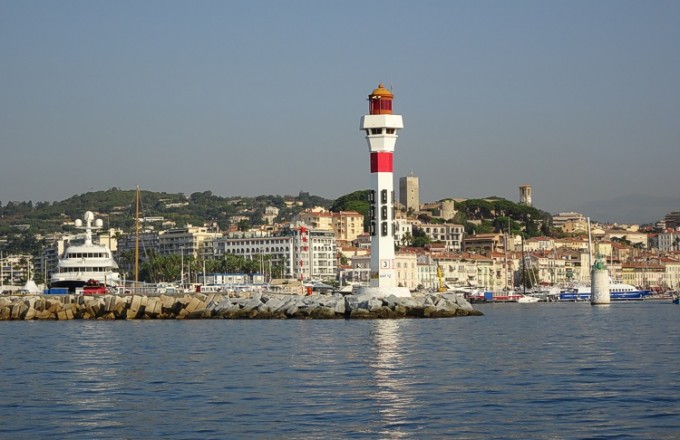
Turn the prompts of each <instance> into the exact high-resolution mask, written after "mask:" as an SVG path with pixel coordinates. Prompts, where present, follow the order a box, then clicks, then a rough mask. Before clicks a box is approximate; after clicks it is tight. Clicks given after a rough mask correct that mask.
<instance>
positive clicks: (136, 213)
mask: <svg viewBox="0 0 680 440" xmlns="http://www.w3.org/2000/svg"><path fill="white" fill-rule="evenodd" d="M135 200H136V206H137V207H136V210H135V293H137V283H138V282H139V186H137V196H136V197H135Z"/></svg>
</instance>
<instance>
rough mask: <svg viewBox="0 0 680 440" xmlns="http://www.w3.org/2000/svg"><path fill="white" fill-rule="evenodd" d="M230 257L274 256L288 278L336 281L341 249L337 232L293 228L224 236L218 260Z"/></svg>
mask: <svg viewBox="0 0 680 440" xmlns="http://www.w3.org/2000/svg"><path fill="white" fill-rule="evenodd" d="M226 254H233V255H238V256H241V257H244V258H247V259H255V258H257V257H258V256H261V255H269V256H271V261H272V264H274V265H277V266H283V268H284V276H285V277H286V278H296V279H302V280H309V279H322V280H330V279H335V277H336V269H337V258H336V255H337V249H336V240H335V235H334V233H333V231H326V230H318V229H311V228H308V227H307V226H305V225H302V224H296V225H292V226H291V227H290V228H288V229H285V230H284V231H282V232H281V234H279V235H274V234H272V233H269V232H261V233H258V234H247V233H245V234H242V235H241V236H237V235H234V236H232V237H221V238H218V239H216V240H213V255H214V258H221V257H222V256H224V255H226Z"/></svg>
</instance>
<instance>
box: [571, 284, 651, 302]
mask: <svg viewBox="0 0 680 440" xmlns="http://www.w3.org/2000/svg"><path fill="white" fill-rule="evenodd" d="M590 292H591V289H590V286H586V285H577V286H573V287H570V288H568V289H565V290H563V291H561V292H560V294H559V300H560V301H590ZM650 293H651V291H650V290H644V289H638V288H636V287H635V286H632V285H630V284H624V283H614V282H610V283H609V297H610V299H611V300H612V301H639V300H643V299H645V298H646V297H647V296H649V294H650Z"/></svg>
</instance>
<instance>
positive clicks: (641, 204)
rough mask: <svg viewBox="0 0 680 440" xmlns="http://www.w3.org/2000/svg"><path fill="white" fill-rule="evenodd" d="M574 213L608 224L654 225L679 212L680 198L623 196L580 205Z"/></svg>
mask: <svg viewBox="0 0 680 440" xmlns="http://www.w3.org/2000/svg"><path fill="white" fill-rule="evenodd" d="M574 211H576V212H579V213H581V214H583V215H586V216H588V217H590V218H591V219H593V220H597V221H600V222H608V223H622V224H627V223H639V224H646V223H654V222H656V221H658V220H662V219H663V218H664V217H665V216H666V214H668V213H669V212H671V211H680V197H650V196H641V195H634V194H630V195H625V196H621V197H615V198H613V199H607V200H597V201H592V202H587V203H582V204H580V205H577V206H576V207H575V208H574Z"/></svg>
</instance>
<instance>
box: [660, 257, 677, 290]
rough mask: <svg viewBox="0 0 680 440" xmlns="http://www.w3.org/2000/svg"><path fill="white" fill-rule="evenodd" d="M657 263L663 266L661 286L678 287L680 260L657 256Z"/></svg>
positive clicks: (673, 288) (675, 288)
mask: <svg viewBox="0 0 680 440" xmlns="http://www.w3.org/2000/svg"><path fill="white" fill-rule="evenodd" d="M659 264H660V265H662V266H663V267H664V274H663V282H662V284H661V286H662V287H664V288H666V289H672V290H678V289H680V260H678V259H676V258H668V257H662V258H659Z"/></svg>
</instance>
